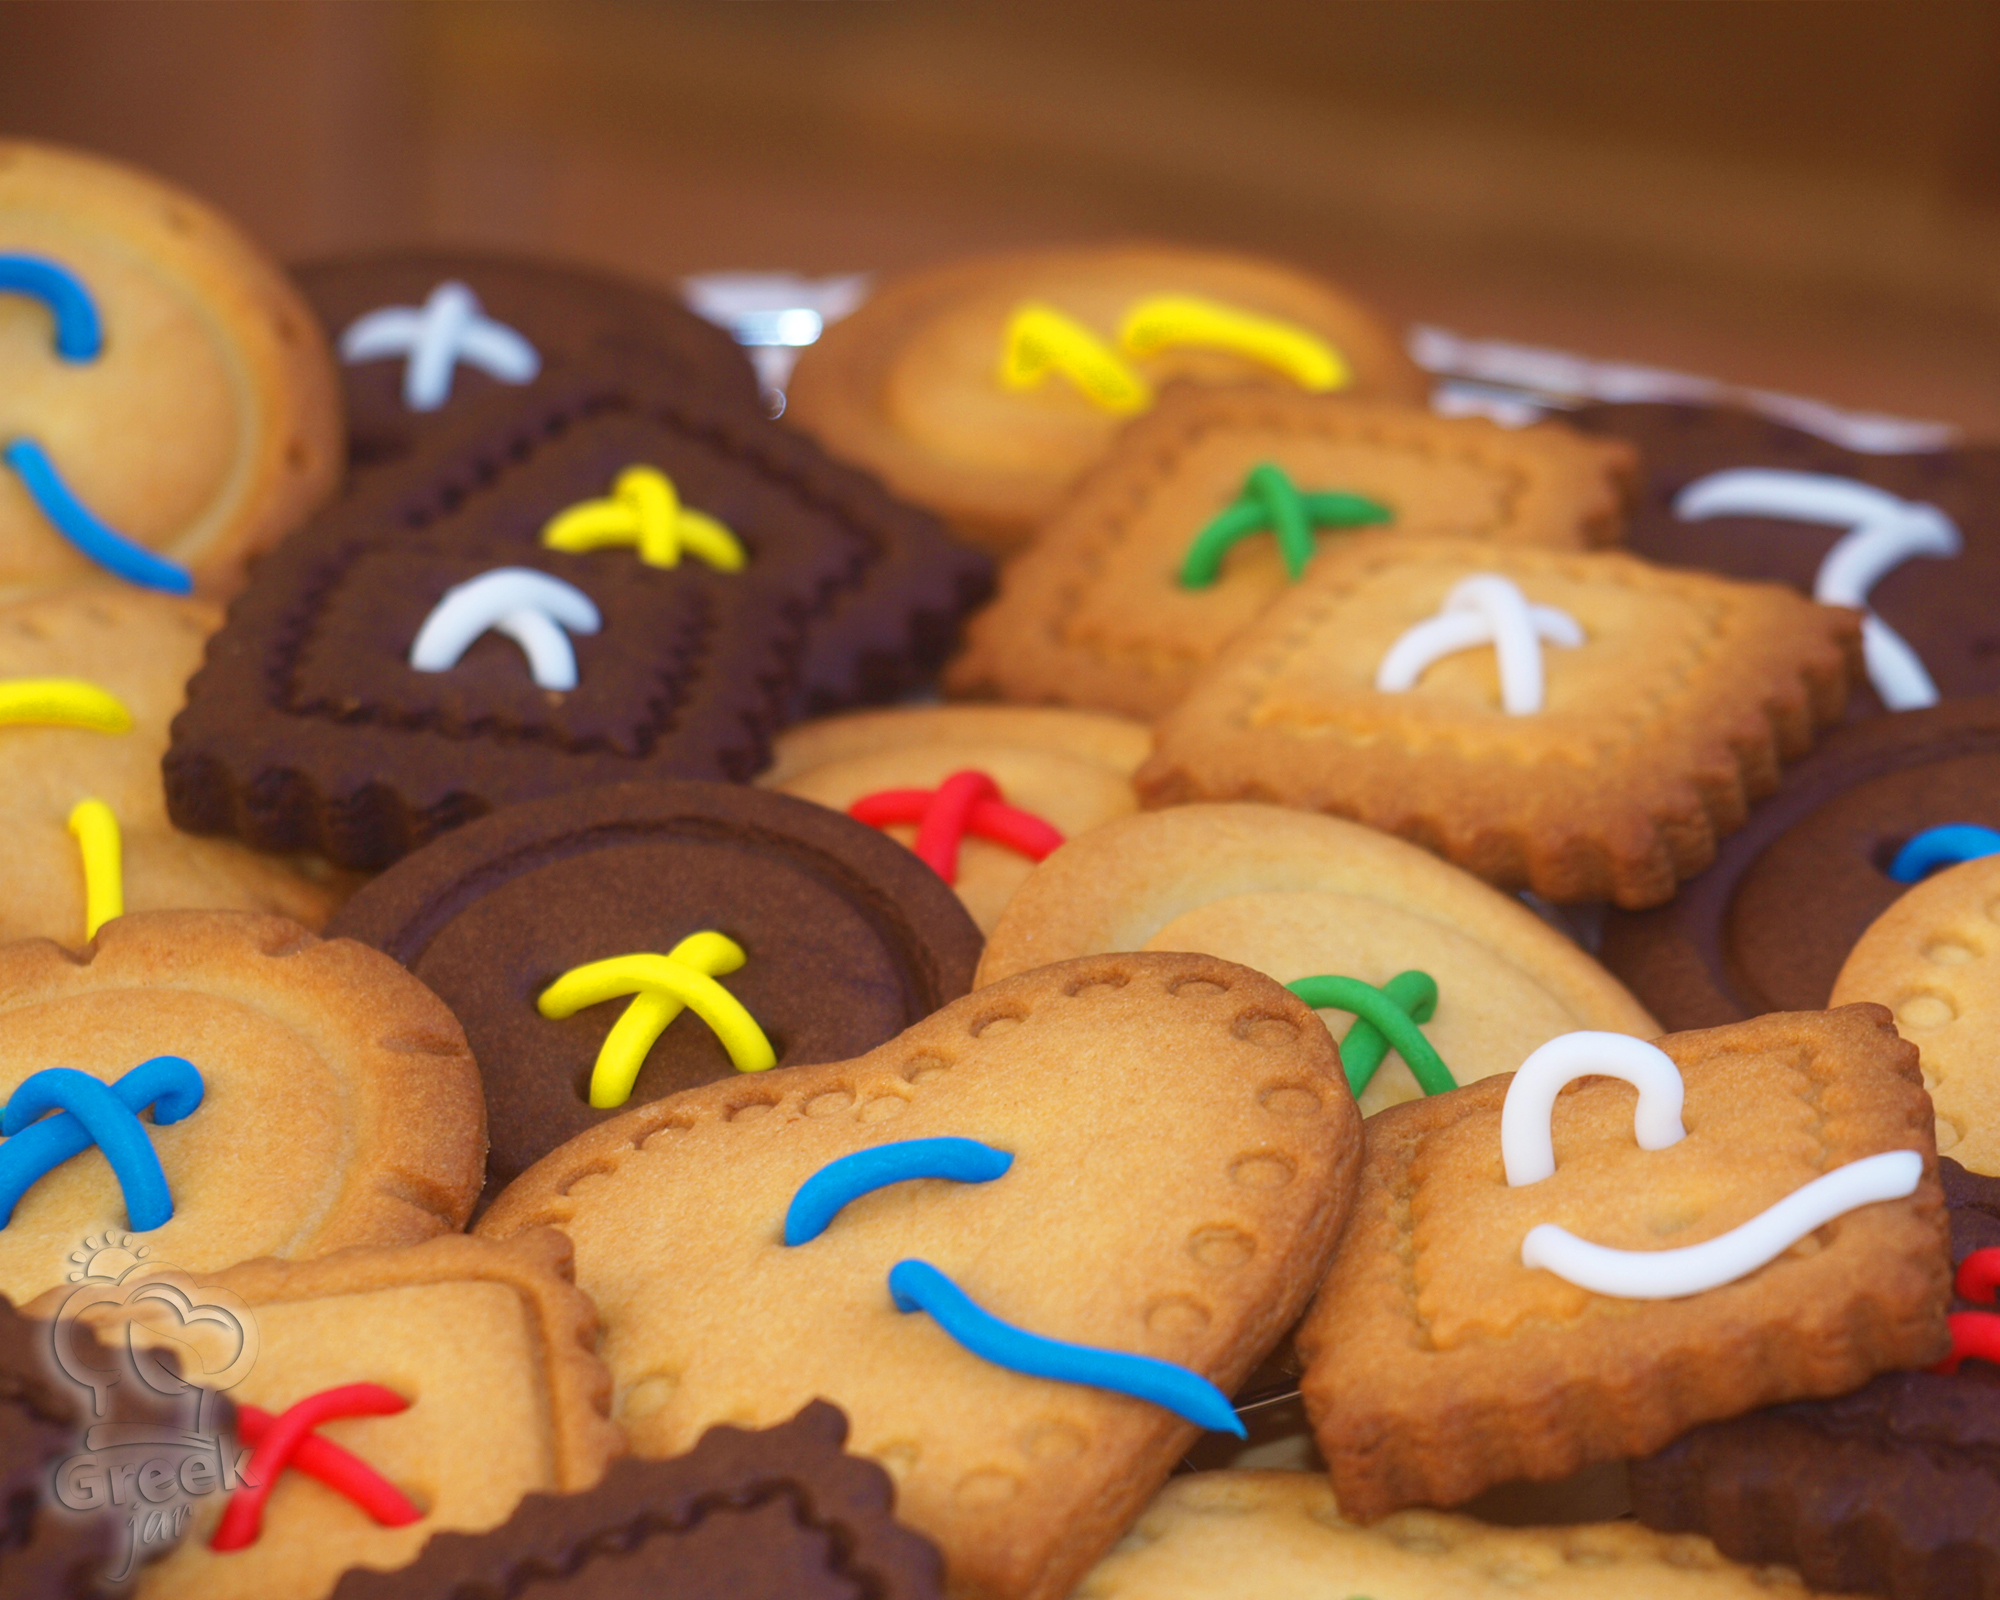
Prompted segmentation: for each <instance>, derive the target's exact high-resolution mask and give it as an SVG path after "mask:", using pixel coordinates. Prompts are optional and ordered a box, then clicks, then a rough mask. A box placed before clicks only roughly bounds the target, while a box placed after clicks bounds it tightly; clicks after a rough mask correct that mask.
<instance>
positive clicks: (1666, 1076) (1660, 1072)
mask: <svg viewBox="0 0 2000 1600" xmlns="http://www.w3.org/2000/svg"><path fill="white" fill-rule="evenodd" d="M1591 1077H1598V1078H1622V1079H1624V1081H1625V1082H1627V1083H1629V1084H1631V1085H1632V1087H1633V1088H1635V1089H1637V1090H1638V1091H1639V1104H1638V1106H1637V1108H1636V1109H1635V1110H1634V1111H1633V1113H1632V1133H1633V1135H1634V1137H1635V1138H1637V1140H1638V1141H1639V1148H1640V1149H1641V1150H1665V1149H1666V1148H1667V1147H1668V1146H1670V1145H1676V1144H1679V1143H1680V1142H1681V1140H1683V1139H1685V1138H1686V1137H1687V1128H1686V1126H1685V1125H1684V1124H1683V1123H1682V1122H1681V1105H1682V1102H1683V1100H1684V1099H1685V1098H1686V1093H1687V1090H1686V1087H1685V1085H1683V1084H1682V1082H1681V1069H1680V1068H1679V1067H1677V1066H1675V1065H1674V1058H1673V1057H1672V1056H1670V1055H1668V1054H1667V1053H1666V1051H1664V1050H1662V1049H1661V1048H1660V1047H1659V1046H1658V1045H1656V1044H1648V1043H1647V1042H1646V1041H1645V1040H1644V1039H1635V1038H1633V1037H1632V1036H1631V1035H1630V1034H1624V1033H1597V1032H1592V1031H1588V1030H1585V1031H1581V1032H1577V1033H1562V1034H1558V1035H1556V1037H1555V1038H1553V1039H1551V1040H1549V1042H1548V1043H1547V1044H1545V1045H1543V1046H1541V1048H1540V1049H1538V1050H1536V1051H1535V1052H1534V1053H1533V1054H1532V1055H1530V1056H1529V1057H1528V1059H1527V1060H1526V1061H1523V1062H1522V1063H1521V1068H1520V1070H1519V1071H1518V1072H1516V1073H1515V1074H1514V1081H1513V1082H1512V1083H1510V1084H1508V1085H1507V1098H1506V1100H1505V1101H1504V1102H1503V1103H1502V1105H1501V1108H1500V1157H1501V1160H1502V1161H1503V1163H1504V1164H1505V1165H1506V1168H1507V1184H1508V1187H1509V1188H1514V1189H1518V1188H1520V1187H1521V1186H1522V1185H1523V1184H1528V1183H1540V1182H1541V1181H1542V1179H1544V1178H1547V1177H1550V1176H1552V1175H1553V1174H1554V1172H1555V1170H1556V1147H1555V1140H1554V1138H1553V1137H1552V1136H1551V1133H1550V1123H1551V1121H1552V1119H1553V1118H1554V1116H1555V1109H1556V1096H1557V1095H1559V1094H1561V1093H1562V1091H1563V1090H1564V1088H1566V1087H1567V1086H1568V1085H1570V1084H1572V1083H1574V1082H1575V1081H1576V1080H1577V1079H1578V1078H1591Z"/></svg>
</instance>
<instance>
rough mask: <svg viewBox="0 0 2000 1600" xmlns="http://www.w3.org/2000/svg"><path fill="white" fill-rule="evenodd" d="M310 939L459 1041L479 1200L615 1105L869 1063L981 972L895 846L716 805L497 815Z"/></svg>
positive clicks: (630, 789) (810, 813)
mask: <svg viewBox="0 0 2000 1600" xmlns="http://www.w3.org/2000/svg"><path fill="white" fill-rule="evenodd" d="M329 931H330V932H332V933H334V934H336V935H338V936H340V937H344V938H351V939H359V940H360V941H361V942H362V943H364V944H368V945H372V946H374V947H375V948H376V949H378V950H382V951H385V952H387V953H388V954H389V955H390V956H393V957H394V958H395V959H396V960H397V961H400V962H401V963H402V964H403V965H404V966H406V967H408V968H409V969H410V971H411V972H413V973H415V974H416V976H417V977H418V978H419V979H421V980H422V981H423V982H424V983H425V984H426V985H428V986H429V987H430V988H431V989H432V990H433V991H434V992H435V993H437V994H438V995H439V996H440V997H441V998H442V999H443V1000H444V1002H445V1003H446V1004H447V1005H449V1006H450V1007H451V1009H452V1011H453V1013H454V1014H455V1015H456V1016H457V1017H458V1019H459V1021H460V1022H461V1023H463V1024H464V1026H465V1031H466V1036H467V1038H468V1040H469V1041H470V1042H471V1045H472V1052H473V1054H474V1056H475V1057H476V1058H477V1059H478V1062H479V1073H480V1078H481V1081H482V1082H483V1084H484V1085H485V1101H486V1117H487V1125H488V1129H489V1131H490V1133H491V1137H492V1149H491V1151H490V1153H489V1155H488V1157H487V1172H488V1174H489V1182H490V1191H489V1195H488V1198H491V1196H492V1195H494V1194H498V1193H499V1191H500V1190H501V1189H502V1188H504V1187H505V1186H506V1185H507V1184H508V1183H510V1182H512V1181H513V1180H514V1179H515V1178H516V1177H518V1176H519V1175H520V1174H521V1172H522V1171H523V1170H524V1169H525V1168H527V1167H528V1166H529V1165H531V1164H532V1163H533V1162H535V1161H537V1160H539V1159H540V1158H541V1157H543V1156H545V1155H547V1154H548V1152H549V1151H551V1150H553V1149H555V1147H556V1146H557V1145H559V1144H561V1143H563V1141H564V1140H566V1139H569V1138H570V1137H572V1136H573V1135H575V1134H579V1133H582V1132H583V1131H584V1130H585V1129H587V1128H591V1127H594V1126H596V1125H597V1124H599V1123H602V1122H605V1121H606V1120H608V1119H610V1118H612V1117H615V1116H616V1115H617V1114H618V1112H619V1110H620V1109H621V1108H623V1107H625V1106H627V1105H628V1104H640V1103H643V1102H645V1101H648V1100H657V1099H659V1098H660V1097H661V1096H662V1095H668V1094H672V1093H674V1092H675V1091H676V1090H680V1089H689V1088H693V1087H694V1086H696V1085H697V1084H704V1083H711V1082H713V1081H715V1080H716V1079H718V1078H725V1079H732V1080H738V1081H742V1082H750V1081H754V1080H755V1078H756V1076H757V1075H759V1074H763V1073H766V1072H768V1071H770V1070H771V1069H773V1068H775V1069H776V1070H777V1076H778V1078H780V1079H782V1078H784V1077H785V1076H787V1075H788V1073H789V1071H790V1069H791V1068H792V1067H794V1066H795V1065H797V1064H798V1063H800V1062H807V1061H837V1060H842V1059H845V1058H846V1057H848V1056H853V1055H859V1054H860V1053H862V1052H863V1051H866V1050H871V1049H873V1048H874V1047H875V1046H876V1045H879V1044H882V1043H883V1042H884V1041H886V1040H889V1039H893V1038H894V1037H895V1036H896V1035H897V1034H898V1033H900V1032H901V1031H902V1030H903V1029H904V1028H906V1027H908V1026H909V1025H910V1024H911V1023H913V1022H915V1021H917V1020H918V1019H919V1018H920V1017H925V1016H928V1015H929V1014H930V1013H931V1012H933V1011H935V1010H936V1009H937V1008H938V1007H939V1006H941V1005H944V1004H945V1003H946V1002H947V1001H950V1000H955V999H957V998H958V997H959V996H960V995H962V994H964V993H965V991H966V990H967V989H968V988H970V987H971V984H972V970H973V967H974V965H975V964H976V963H977V961H978V959H979V930H978V929H977V928H976V927H974V926H973V923H972V920H971V918H970V917H968V916H967V915H966V913H965V910H964V908H963V907H962V906H961V905H960V904H959V902H958V900H957V898H956V897H955V896H954V895H953V894H952V892H951V890H950V888H949V887H948V886H947V885H946V884H945V882H944V881H943V879H941V878H940V877H939V876H938V875H937V874H936V873H935V872H934V871H932V870H931V868H930V867H928V866H926V865H925V864H924V863H923V862H922V861H921V860H919V859H918V858H917V857H916V856H915V855H913V854H911V853H910V852H909V851H908V850H906V849H904V848H903V847H902V846H901V845H899V844H897V843H896V842H895V841H894V840H892V839H890V838H888V837H886V836H885V835H883V834H881V833H878V832H877V831H876V830H874V829H872V828H869V827H866V826H864V825H863V824H861V823H859V822H856V821H854V820H852V819H851V818H848V817H844V816H841V815H839V814H837V813H835V812H832V811H829V810H827V809H826V808H825V807H823V806H816V805H810V804H808V803H807V802H805V801H803V800H794V799H792V798H791V797H790V796H788V795H781V794H768V793H765V792H763V791H760V790H757V789H751V788H747V787H744V786H741V785H738V784H724V783H648V784H610V785H605V786H603V787H600V788H594V789H583V790H579V791H577V792H576V793H574V794H568V795H558V796H556V797H554V798H552V799H548V800H540V801H535V802H532V803H530V804H526V805H519V806H509V807H507V808H506V809H505V810H503V811H499V812H496V813H495V814H494V815H493V816H490V817H484V818H482V819H481V820H480V821H478V822H475V823H471V824H469V825H468V826H466V827H464V828H461V829H459V830H457V831H456V832H454V833H451V834H447V835H446V836H445V837H444V838H442V839H439V840H438V841H437V842H436V843H434V844H431V845H428V846H426V847H425V848H424V849H422V850H419V851H417V852H416V853H415V854H414V855H411V856H408V857H406V858H405V859H404V860H402V861H400V862H398V863H397V864H396V865H395V866H394V867H392V868H390V869H389V870H388V871H387V872H385V873H383V874H382V875H381V876H380V877H379V878H377V879H375V880H374V881H373V882H372V883H370V884H369V885H368V886H367V887H366V888H365V889H364V890H363V891H362V892H361V893H360V894H358V895H356V896H355V897H354V899H353V900H351V901H350V902H349V903H348V904H347V906H346V907H345V908H344V909H343V911H342V913H341V915H340V917H339V918H338V919H337V920H336V922H335V923H334V924H332V925H331V926H330V929H329ZM744 1075H747V1076H744ZM774 1081H775V1080H774Z"/></svg>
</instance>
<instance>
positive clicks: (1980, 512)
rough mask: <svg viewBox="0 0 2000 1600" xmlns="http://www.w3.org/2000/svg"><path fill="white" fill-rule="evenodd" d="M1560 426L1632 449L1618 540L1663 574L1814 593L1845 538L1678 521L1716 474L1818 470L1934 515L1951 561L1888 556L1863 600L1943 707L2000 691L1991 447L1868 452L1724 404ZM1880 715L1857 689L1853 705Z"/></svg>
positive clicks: (1996, 480)
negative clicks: (1684, 505) (1630, 504)
mask: <svg viewBox="0 0 2000 1600" xmlns="http://www.w3.org/2000/svg"><path fill="white" fill-rule="evenodd" d="M1564 420H1565V421H1567V422H1569V423H1570V424H1571V425H1572V426H1574V427H1576V428H1580V429H1582V430H1583V431H1585V432H1587V433H1596V434H1600V435H1608V436H1610V437H1614V438H1619V439H1625V440H1628V441H1630V442H1631V443H1632V444H1634V445H1637V446H1638V448H1639V454H1640V484H1641V488H1640V494H1639V499H1638V504H1637V505H1636V506H1635V508H1634V510H1633V513H1632V518H1631V521H1630V523H1629V524H1628V525H1627V528H1626V534H1625V542H1626V544H1627V545H1628V546H1629V547H1630V548H1631V549H1632V550H1633V551H1634V552H1636V553H1637V554H1639V555H1642V556H1644V557H1645V558H1646V559H1647V560H1649V561H1658V562H1661V563H1663V564H1665V565H1668V566H1679V567H1705V568H1707V569H1708V570H1710V571H1712V572H1721V573H1726V574H1728V575H1729V576H1731V577H1737V578H1770V579H1777V580H1779V581H1781V582H1785V583H1789V584H1791V585H1793V586H1794V587H1795V588H1797V589H1799V590H1801V591H1802V592H1804V593H1806V594H1812V593H1813V590H1814V585H1815V581H1816V580H1817V579H1818V578H1819V576H1820V573H1821V570H1822V566H1823V564H1824V563H1825V561H1826V558H1827V556H1828V554H1829V552H1830V551H1832V550H1833V548H1834V547H1835V545H1836V544H1838V543H1839V542H1841V541H1842V539H1843V538H1844V536H1845V535H1846V534H1847V533H1848V532H1849V529H1848V528H1847V527H1844V526H1837V525H1829V524H1827V523H1820V522H1811V521H1804V520H1799V519H1796V518H1792V517H1781V516H1762V515H1759V516H1750V515H1714V516H1701V517H1691V516H1682V515H1680V514H1679V513H1677V511H1676V509H1675V501H1676V499H1677V497H1678V496H1679V495H1680V494H1681V492H1682V491H1683V490H1685V489H1686V488H1687V487H1688V485H1689V484H1692V483H1695V482H1697V481H1698V480H1700V479H1703V478H1707V477H1709V476H1710V475H1711V474H1714V473H1719V472H1726V471H1731V470H1734V469H1738V468H1745V467H1753V468H1754V467H1762V468H1772V469H1776V470H1778V471H1781V472H1802V473H1816V474H1823V475H1826V476H1830V477H1835V478H1843V479H1850V480H1853V481H1854V482H1856V483H1860V484H1867V485H1872V486H1873V487H1875V488H1877V489H1883V490H1886V491H1887V492H1888V493H1890V494H1892V495H1894V496H1896V497H1897V498H1898V499H1901V500H1906V501H1911V502H1916V503H1919V504H1924V505H1930V506H1935V507H1936V508H1937V509H1938V510H1940V511H1942V512H1943V513H1944V514H1945V516H1946V517H1948V518H1950V519H1951V521H1952V523H1953V525H1954V526H1955V527H1956V530H1957V532H1958V535H1959V538H1960V541H1961V545H1960V548H1959V551H1958V553H1957V554H1956V555H1950V556H1940V555H1935V554H1911V555H1909V556H1907V557H1905V558H1903V559H1900V560H1898V561H1897V562H1896V564H1895V565H1894V566H1892V567H1891V568H1890V569H1889V570H1888V571H1886V572H1883V573H1881V575H1880V576H1879V577H1876V578H1875V580H1874V581H1873V583H1872V584H1870V585H1868V587H1867V590H1866V594H1867V600H1868V604H1869V606H1870V608H1871V609H1872V610H1873V611H1874V612H1875V613H1876V614H1877V615H1878V616H1879V617H1880V618H1881V619H1882V621H1884V622H1886V623H1887V624H1888V625H1889V626H1890V627H1891V628H1893V629H1894V630H1895V631H1896V633H1897V634H1898V635H1900V636H1901V638H1902V639H1903V640H1904V641H1905V642H1906V643H1907V644H1908V645H1909V647H1910V648H1911V649H1912V650H1913V651H1914V652H1915V653H1916V656H1917V658H1918V660H1920V661H1921V662H1922V664H1923V667H1924V669H1925V671H1926V672H1927V673H1928V675H1929V677H1930V678H1931V680H1932V683H1933V684H1934V686H1935V688H1936V690H1937V692H1938V694H1939V696H1940V697H1941V698H1943V699H1947V700H1949V699H1953V698H1955V697H1957V696H1960V695H1976V694H1993V693H1995V692H2000V611H1996V609H1995V607H1994V604H1993V602H1994V597H1995V596H1996V595H2000V448H1996V447H1991V446H1987V447H1979V448H1967V449H1960V450H1940V451H1933V452H1925V453H1921V454H1911V455H1866V454H1861V453H1858V452H1855V451H1851V450H1843V449H1842V448H1841V447H1840V446H1839V445H1836V444H1833V443H1831V442H1829V441H1828V440H1825V439H1821V438H1819V437H1817V436H1816V435H1813V434H1810V433H1805V432H1802V431H1801V430H1799V429H1797V428H1789V427H1787V426H1785V425H1784V424H1783V423H1781V422H1775V421H1773V420H1771V419H1770V418H1768V417H1763V416H1759V415H1758V414H1757V413H1755V412H1751V411H1740V410H1736V409H1733V408H1730V407H1724V406H1681V405H1596V406H1586V407H1584V408H1583V409H1582V410H1580V411H1576V412H1572V413H1567V414H1565V417H1564ZM1842 603H1846V602H1845V601H1843V602H1842ZM1882 708H1883V702H1882V699H1881V697H1880V696H1879V695H1878V694H1877V693H1876V692H1875V690H1874V688H1873V687H1872V685H1871V684H1869V683H1864V684H1863V685H1862V686H1861V688H1860V689H1859V690H1858V691H1857V700H1856V709H1857V710H1864V711H1869V712H1872V711H1879V710H1881V709H1882Z"/></svg>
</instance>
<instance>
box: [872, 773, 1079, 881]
mask: <svg viewBox="0 0 2000 1600" xmlns="http://www.w3.org/2000/svg"><path fill="white" fill-rule="evenodd" d="M847 814H848V815H849V816H850V817H852V818H854V820H855V821H856V822H865V823H867V824H868V826H869V827H871V828H886V827H888V826H890V825H891V824H892V823H897V822H914V823H915V824H916V825H917V843H916V852H917V854H918V855H919V856H920V857H922V859H923V861H924V863H925V865H927V866H928V867H930V869H931V870H932V871H933V872H935V873H936V874H937V875H938V876H939V877H940V878H942V879H944V881H945V882H946V883H956V882H958V847H959V843H960V841H961V840H963V839H964V837H965V836H966V835H967V834H968V833H969V834H972V835H973V836H974V837H976V838H980V839H987V840H990V841H992V842H993V843H994V844H998V845H1005V846H1006V847H1007V848H1008V849H1009V850H1015V851H1018V852H1019V853H1020V854H1022V855H1024V856H1026V857H1027V858H1028V859H1029V860H1030V861H1040V860H1041V859H1042V858H1043V857H1044V856H1046V855H1047V854H1048V853H1049V852H1050V851H1051V850H1053V849H1055V847H1056V846H1057V845H1059V844H1061V843H1062V842H1063V836H1062V835H1061V834H1060V833H1058V832H1057V831H1056V830H1055V829H1054V828H1052V827H1050V826H1049V825H1048V824H1047V823H1046V822H1044V821H1043V820H1042V819H1041V818H1040V817H1038V816H1036V815H1035V814H1034V813H1033V812H1032V811H1021V810H1018V809H1016V808H1015V807H1013V806H1010V805H1008V804H1007V803H1006V802H1005V801H1003V800H1002V799H1001V798H1000V786H999V785H998V784H997V783H995V782H994V781H993V780H992V779H991V778H989V777H988V776H987V775H986V774H985V773H983V772H978V771H974V770H967V771H965V772H954V773H953V774H952V775H951V776H950V777H949V778H946V779H945V780H944V782H943V783H941V784H939V785H938V786H937V787H936V788H935V789H884V790H882V791H881V792H880V793H878V794H865V795H863V796H862V797H861V798H860V799H859V800H857V801H855V802H854V804H853V805H851V806H849V807H848V808H847Z"/></svg>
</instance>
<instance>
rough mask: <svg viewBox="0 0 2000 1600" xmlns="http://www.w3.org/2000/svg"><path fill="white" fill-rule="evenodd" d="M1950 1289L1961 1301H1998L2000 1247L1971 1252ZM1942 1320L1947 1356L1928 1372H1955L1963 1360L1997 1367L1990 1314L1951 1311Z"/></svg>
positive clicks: (1998, 1331) (1999, 1335)
mask: <svg viewBox="0 0 2000 1600" xmlns="http://www.w3.org/2000/svg"><path fill="white" fill-rule="evenodd" d="M1953 1287H1954V1288H1955V1289H1957V1291H1958V1297H1959V1299H1961V1300H1976V1301H1979V1302H1981V1303H1982V1304H1985V1305H1992V1304H1993V1303H1994V1301H1995V1299H1996V1298H2000V1246H1996V1247H1995V1248H1993V1249H1990V1250H1975V1251H1973V1252H1972V1254H1971V1255H1969V1256H1967V1257H1966V1258H1965V1259H1964V1260H1963V1261H1961V1262H1960V1263H1959V1264H1958V1277H1957V1280H1956V1281H1955V1282H1954V1284H1953ZM1946 1320H1947V1321H1948V1322H1949V1323H1950V1324H1951V1354H1950V1355H1948V1356H1946V1357H1945V1358H1944V1360H1942V1361H1940V1362H1939V1363H1938V1364H1937V1365H1936V1366H1935V1367H1933V1368H1931V1370H1932V1371H1933V1372H1944V1373H1952V1372H1956V1371H1958V1364H1959V1363H1960V1362H1961V1361H1965V1360H1967V1359H1972V1360H1976V1361H1991V1362H1993V1363H1994V1364H1995V1365H2000V1316H1996V1315H1995V1314H1994V1313H1993V1312H1991V1311H1954V1312H1953V1313H1952V1314H1951V1315H1950V1317H1948V1318H1947V1319H1946Z"/></svg>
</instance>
